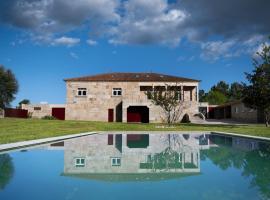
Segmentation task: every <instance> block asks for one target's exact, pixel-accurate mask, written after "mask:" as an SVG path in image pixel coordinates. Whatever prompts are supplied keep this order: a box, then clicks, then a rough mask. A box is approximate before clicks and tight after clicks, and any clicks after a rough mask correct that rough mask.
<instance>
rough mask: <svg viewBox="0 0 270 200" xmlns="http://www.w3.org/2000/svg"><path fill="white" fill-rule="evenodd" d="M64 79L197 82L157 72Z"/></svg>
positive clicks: (82, 80) (80, 80)
mask: <svg viewBox="0 0 270 200" xmlns="http://www.w3.org/2000/svg"><path fill="white" fill-rule="evenodd" d="M64 81H78V82H84V81H85V82H88V81H93V82H95V81H107V82H114V81H116V82H199V80H195V79H189V78H183V77H178V76H170V75H165V74H157V73H107V74H97V75H91V76H83V77H78V78H68V79H64Z"/></svg>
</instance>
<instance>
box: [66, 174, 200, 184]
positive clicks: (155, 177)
mask: <svg viewBox="0 0 270 200" xmlns="http://www.w3.org/2000/svg"><path fill="white" fill-rule="evenodd" d="M200 174H201V173H200V172H193V173H183V172H179V173H177V172H176V173H108V174H107V173H104V174H103V173H82V174H81V173H80V174H73V173H62V174H61V175H62V176H68V177H74V178H81V179H89V180H99V181H105V182H130V181H136V182H140V181H161V180H168V179H179V178H184V177H188V176H195V175H200Z"/></svg>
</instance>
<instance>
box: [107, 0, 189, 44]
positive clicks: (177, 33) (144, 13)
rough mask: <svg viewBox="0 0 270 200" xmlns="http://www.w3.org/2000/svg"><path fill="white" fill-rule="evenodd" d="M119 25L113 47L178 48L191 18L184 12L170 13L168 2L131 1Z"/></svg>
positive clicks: (127, 3)
mask: <svg viewBox="0 0 270 200" xmlns="http://www.w3.org/2000/svg"><path fill="white" fill-rule="evenodd" d="M124 8H125V10H124V14H123V17H122V18H121V20H120V22H119V24H118V25H117V26H115V27H112V29H111V31H110V33H111V39H110V40H109V42H110V43H112V44H153V43H159V44H167V45H172V46H176V45H178V44H179V42H180V39H181V36H182V33H181V32H182V31H181V30H180V29H179V27H181V25H182V24H183V23H184V21H185V19H186V18H187V17H188V16H189V14H188V13H186V12H185V11H183V10H180V9H171V8H170V7H169V5H168V4H167V1H165V0H152V1H144V0H130V1H127V2H125V4H124Z"/></svg>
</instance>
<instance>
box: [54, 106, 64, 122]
mask: <svg viewBox="0 0 270 200" xmlns="http://www.w3.org/2000/svg"><path fill="white" fill-rule="evenodd" d="M52 116H53V117H55V118H56V119H60V120H65V108H52Z"/></svg>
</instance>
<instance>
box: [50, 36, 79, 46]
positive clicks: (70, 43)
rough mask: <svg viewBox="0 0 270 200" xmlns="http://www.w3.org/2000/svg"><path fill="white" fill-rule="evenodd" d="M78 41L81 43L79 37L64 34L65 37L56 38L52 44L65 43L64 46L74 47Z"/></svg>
mask: <svg viewBox="0 0 270 200" xmlns="http://www.w3.org/2000/svg"><path fill="white" fill-rule="evenodd" d="M78 43H80V39H79V38H72V37H65V36H63V37H60V38H56V39H54V40H53V41H52V42H51V45H64V46H68V47H72V46H74V45H76V44H78Z"/></svg>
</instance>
